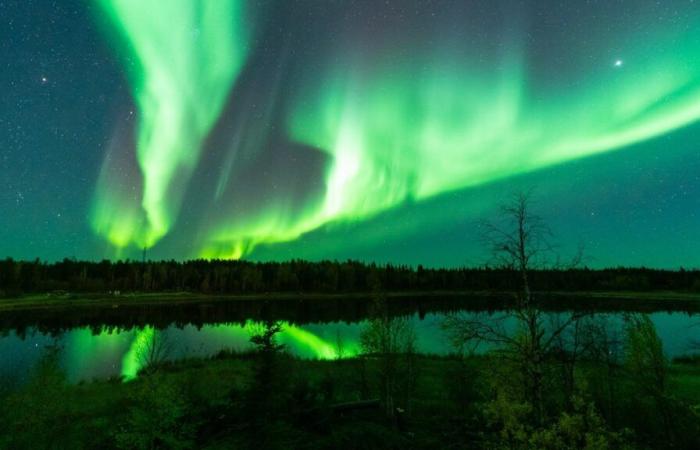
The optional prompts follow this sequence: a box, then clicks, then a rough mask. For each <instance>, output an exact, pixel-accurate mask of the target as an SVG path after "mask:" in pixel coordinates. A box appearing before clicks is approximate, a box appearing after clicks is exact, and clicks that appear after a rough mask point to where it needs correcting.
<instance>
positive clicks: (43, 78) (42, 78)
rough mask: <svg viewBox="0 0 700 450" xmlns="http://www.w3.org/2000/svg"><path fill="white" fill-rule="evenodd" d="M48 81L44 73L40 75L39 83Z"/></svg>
mask: <svg viewBox="0 0 700 450" xmlns="http://www.w3.org/2000/svg"><path fill="white" fill-rule="evenodd" d="M48 82H49V79H48V78H46V76H45V75H42V76H41V84H46V83H48Z"/></svg>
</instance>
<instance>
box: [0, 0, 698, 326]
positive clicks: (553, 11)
mask: <svg viewBox="0 0 700 450" xmlns="http://www.w3.org/2000/svg"><path fill="white" fill-rule="evenodd" d="M49 3H50V2H44V1H38V0H34V1H30V2H27V4H25V5H17V6H8V5H3V6H2V7H0V11H1V12H2V17H7V18H9V19H10V21H9V25H8V27H5V28H4V29H3V31H0V32H1V33H8V34H7V36H8V37H13V36H18V35H20V34H21V33H22V31H21V30H24V29H27V28H29V29H33V30H35V32H34V33H27V38H25V39H20V40H17V39H3V41H2V42H3V43H2V50H3V52H6V55H7V57H6V58H4V59H5V60H7V61H11V62H9V63H8V67H9V69H10V70H9V71H5V73H3V74H2V75H0V82H2V83H3V86H5V89H4V91H3V92H7V95H5V96H4V98H3V100H2V102H3V103H2V107H0V114H1V115H0V124H4V126H5V129H6V132H5V133H4V135H3V136H0V148H2V150H3V158H2V162H3V166H2V167H1V168H0V177H2V179H3V182H4V184H5V186H6V188H5V189H4V192H3V193H2V196H1V197H0V205H2V206H3V210H5V211H9V212H10V214H5V215H3V217H2V218H0V225H1V226H2V231H3V233H7V234H6V235H4V236H2V237H1V239H0V242H1V244H0V245H2V247H1V248H0V249H2V250H4V253H5V254H7V255H8V256H13V257H25V258H33V257H36V256H38V257H40V258H44V259H47V258H48V259H57V258H62V257H65V256H77V257H84V258H93V259H99V258H116V257H131V258H133V257H137V255H140V253H141V250H142V249H143V248H147V249H148V250H147V251H148V255H149V257H153V258H158V259H160V258H177V259H182V258H193V257H205V258H251V259H288V258H296V257H301V258H308V259H321V258H339V259H344V258H358V259H363V260H377V261H392V262H399V263H409V264H418V263H424V264H430V265H457V264H465V263H466V264H479V263H481V262H483V259H484V258H483V254H481V253H480V250H479V242H478V239H475V238H474V235H475V234H476V233H477V232H478V230H477V229H476V226H475V225H474V224H475V223H477V222H478V220H479V219H482V218H489V217H491V216H492V215H493V214H494V213H495V212H496V211H497V206H496V205H497V204H498V202H499V201H500V200H501V199H502V198H503V197H504V196H505V195H507V194H508V193H510V192H512V191H513V190H517V189H521V188H523V187H531V186H534V187H535V188H536V191H537V193H538V197H539V198H540V202H539V208H540V211H541V214H542V215H543V216H545V217H547V218H548V219H550V221H551V223H552V227H553V231H554V232H555V234H556V235H557V236H558V237H559V239H560V240H561V241H562V244H563V247H564V248H565V249H566V248H567V247H569V246H575V245H577V244H578V242H583V243H584V245H585V247H586V252H587V254H589V255H590V258H591V262H590V264H592V265H594V266H606V265H618V264H619V265H646V266H656V267H678V266H694V267H697V266H698V263H697V261H698V260H697V255H698V254H700V253H699V252H700V241H699V240H698V239H697V236H696V235H697V229H698V225H700V223H699V220H698V215H697V211H698V207H700V202H698V198H699V196H698V194H700V177H699V176H698V169H700V153H699V152H698V149H699V147H700V137H698V136H700V134H699V133H698V132H699V131H700V123H699V122H700V5H698V4H697V3H696V2H694V1H692V0H673V1H666V2H662V3H661V4H659V3H658V2H655V1H646V0H636V1H632V2H630V1H621V0H620V1H617V0H612V1H591V2H586V3H585V4H583V3H581V4H561V3H560V2H554V1H535V0H529V1H525V2H519V3H518V4H516V3H515V2H510V1H498V0H497V1H486V0H461V1H448V0H442V1H440V0H437V1H418V0H408V1H406V0H389V1H387V2H374V1H369V0H367V1H359V0H358V1H353V0H344V1H341V0H337V1H329V2H317V1H311V0H308V1H294V2H275V1H255V0H249V1H245V0H221V1H216V2H201V1H197V0H173V1H171V2H166V3H164V2H158V1H155V0H153V1H146V0H94V1H90V2H81V1H77V0H76V1H75V2H72V1H68V2H64V4H63V5H59V6H55V5H53V6H51V5H49ZM32 8H33V9H32ZM30 9H32V11H34V12H33V14H34V17H35V19H33V21H30V20H29V19H27V18H26V17H25V16H27V15H28V11H29V10H30ZM13 33H14V34H13ZM3 37H5V35H4V34H3ZM30 130H31V131H30ZM297 338H299V339H302V337H301V336H297Z"/></svg>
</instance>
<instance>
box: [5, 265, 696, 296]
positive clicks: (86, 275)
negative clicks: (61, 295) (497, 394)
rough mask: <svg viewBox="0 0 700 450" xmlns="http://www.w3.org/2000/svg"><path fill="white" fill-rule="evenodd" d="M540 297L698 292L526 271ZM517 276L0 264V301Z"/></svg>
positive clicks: (479, 271)
mask: <svg viewBox="0 0 700 450" xmlns="http://www.w3.org/2000/svg"><path fill="white" fill-rule="evenodd" d="M529 273H530V277H531V278H532V280H533V285H535V286H537V288H538V289H539V290H541V291H545V292H566V291H584V292H585V291H591V292H595V291H634V292H653V291H675V292H700V270H697V269H693V270H686V269H683V268H680V269H678V270H659V269H647V268H610V269H589V268H551V267H548V268H540V269H538V268H536V267H535V268H532V269H531V270H529ZM517 285H518V271H517V270H514V269H513V268H509V267H504V266H502V265H501V266H494V267H479V268H466V267H464V268H426V267H423V266H420V265H419V266H417V267H410V266H401V265H392V264H386V265H377V264H373V263H363V262H360V261H343V262H339V261H319V262H311V261H303V260H292V261H287V262H250V261H240V260H239V261H230V260H191V261H143V262H142V261H130V260H126V261H115V262H112V261H109V260H104V261H100V262H91V261H77V260H73V259H64V260H62V261H58V262H52V263H47V262H42V261H39V260H35V261H15V260H13V259H11V258H6V259H4V260H0V296H4V297H16V296H20V295H22V294H33V293H44V294H46V293H52V292H56V291H63V292H69V293H107V292H114V291H119V292H122V293H126V292H155V293H157V292H193V293H205V294H254V293H268V292H292V293H354V292H373V291H374V290H375V289H376V288H377V286H381V287H382V289H384V290H385V291H387V292H420V291H512V290H513V288H515V287H517Z"/></svg>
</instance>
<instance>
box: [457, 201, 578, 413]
mask: <svg viewBox="0 0 700 450" xmlns="http://www.w3.org/2000/svg"><path fill="white" fill-rule="evenodd" d="M530 205H531V195H530V193H518V194H516V195H514V196H513V197H512V198H511V199H510V200H509V201H508V202H506V203H505V204H504V205H503V206H502V207H501V218H500V220H499V221H497V222H485V223H483V224H482V225H481V227H482V229H483V230H484V233H483V241H484V243H485V245H486V246H487V248H488V249H489V250H490V252H491V255H492V257H493V259H494V260H495V262H496V264H497V265H498V266H499V267H500V268H502V269H505V270H506V271H508V272H510V273H512V274H513V275H514V276H515V284H514V285H515V286H517V288H516V289H515V292H514V294H515V295H514V297H515V298H514V307H513V308H512V310H510V311H507V312H504V313H499V314H495V315H493V314H489V315H484V314H476V315H475V314H462V313H460V314H456V315H451V316H449V317H448V318H447V319H446V321H445V323H444V327H445V328H446V330H447V331H448V332H449V333H450V334H451V336H452V338H453V340H454V341H455V342H456V343H458V344H460V345H464V343H468V342H476V343H477V344H480V343H486V344H487V345H488V346H489V347H491V348H494V349H495V350H496V352H497V354H498V355H499V356H500V357H501V358H503V359H505V360H506V361H508V362H509V363H510V364H509V366H510V367H514V368H515V370H516V372H517V374H518V375H519V376H520V377H522V387H523V388H524V389H523V392H522V395H523V397H524V398H525V400H526V401H527V402H528V403H529V404H530V405H531V406H532V410H533V415H534V419H535V421H536V422H537V423H541V422H542V419H543V414H544V387H545V386H544V370H545V360H546V359H547V357H548V356H552V355H553V354H554V349H555V347H556V345H557V344H561V342H562V341H561V337H562V334H563V333H564V332H565V330H567V329H568V328H569V327H570V326H571V325H572V324H574V323H575V322H576V321H577V320H578V319H579V318H580V317H581V316H582V314H579V313H571V314H569V316H568V317H566V318H565V319H562V318H560V320H558V321H557V322H556V323H554V322H552V323H549V324H548V323H547V321H546V320H545V315H544V313H543V311H542V309H541V305H540V304H539V301H538V300H539V299H538V298H537V297H536V295H535V293H534V291H533V288H532V285H531V272H532V271H533V270H535V269H546V268H557V267H561V266H562V265H561V264H560V261H559V258H556V257H555V256H556V255H554V246H553V245H552V244H551V236H552V233H551V231H550V229H549V228H548V227H547V225H546V223H545V222H544V220H543V219H542V218H541V217H539V216H537V215H535V214H533V213H532V211H531V207H530ZM579 253H580V252H579ZM579 260H580V255H577V256H576V257H575V258H574V260H573V261H572V263H571V264H572V265H573V264H576V263H577V261H579Z"/></svg>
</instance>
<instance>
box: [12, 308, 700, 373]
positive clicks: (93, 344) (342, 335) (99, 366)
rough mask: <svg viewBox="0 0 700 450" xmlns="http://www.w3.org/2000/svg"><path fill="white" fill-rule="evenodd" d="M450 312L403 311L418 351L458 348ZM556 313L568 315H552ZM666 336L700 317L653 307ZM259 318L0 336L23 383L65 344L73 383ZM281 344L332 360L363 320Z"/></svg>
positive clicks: (678, 347)
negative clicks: (149, 350) (156, 343)
mask: <svg viewBox="0 0 700 450" xmlns="http://www.w3.org/2000/svg"><path fill="white" fill-rule="evenodd" d="M446 314H450V312H445V311H434V312H422V313H418V312H415V313H412V314H409V315H406V317H407V318H408V319H409V320H410V321H411V322H412V324H413V325H414V327H415V330H416V348H417V351H418V352H420V353H427V354H437V355H445V354H449V353H453V352H454V351H455V348H454V346H453V345H452V344H451V342H450V340H449V338H448V336H447V335H446V333H445V332H444V331H443V329H442V328H441V324H442V322H443V320H444V317H445V315H446ZM460 314H480V315H481V316H482V317H483V318H485V319H486V320H489V317H494V318H495V317H498V315H499V313H498V312H497V311H492V312H474V311H470V312H466V311H465V312H461V313H460ZM548 314H550V315H551V317H556V315H560V316H561V315H562V314H566V313H562V312H552V313H548ZM624 314H625V313H622V312H605V313H597V314H594V315H593V316H592V317H595V318H597V319H599V320H603V321H605V324H606V327H607V328H609V331H610V332H611V333H612V334H618V335H619V336H622V335H623V327H624ZM649 316H650V318H651V320H652V321H653V323H654V324H655V325H656V328H657V332H658V334H659V336H660V337H661V339H662V341H663V345H664V350H665V352H666V354H667V356H668V357H675V356H680V355H684V354H688V353H692V350H693V349H692V342H693V341H694V340H696V339H698V340H700V326H698V325H700V315H698V314H691V313H688V312H653V313H649ZM255 319H256V318H255V317H252V316H251V317H250V318H249V320H239V321H236V322H227V323H216V322H215V321H213V322H210V323H205V324H202V323H199V322H197V323H196V325H195V324H191V323H190V324H188V323H183V322H182V321H179V322H178V323H177V324H175V323H173V324H170V325H163V324H162V322H161V323H159V324H158V325H156V326H153V325H150V324H143V323H141V324H140V325H137V326H133V325H129V326H119V325H114V324H110V325H106V324H96V323H92V324H91V325H89V326H87V325H78V326H74V327H68V328H66V327H62V328H61V329H60V330H49V329H45V328H42V327H39V326H31V327H28V328H22V329H11V328H5V329H4V330H3V331H2V335H0V355H1V356H2V360H1V361H0V377H4V378H10V379H14V380H16V381H17V382H21V381H22V380H24V379H26V378H27V376H28V375H29V374H30V373H31V369H32V367H33V366H34V365H35V364H36V362H37V361H38V360H39V358H40V357H41V355H42V353H43V352H44V349H45V348H46V346H48V345H56V344H57V345H59V346H60V347H61V349H62V350H61V364H62V366H63V368H64V369H65V371H66V373H67V376H68V378H69V380H70V381H71V382H79V381H86V380H92V379H106V378H109V377H113V376H120V375H121V376H123V377H124V378H125V379H131V378H133V377H134V376H135V375H136V373H137V372H138V370H139V368H140V364H141V362H142V361H143V357H140V356H139V355H142V354H143V348H144V347H147V346H148V345H149V343H151V342H153V340H154V339H160V341H161V342H165V343H167V349H168V351H167V355H168V359H172V360H177V359H182V358H190V357H209V356H213V355H216V354H217V353H219V352H221V351H245V350H248V349H250V348H251V344H250V341H249V339H250V336H251V334H252V333H254V332H255V330H256V326H258V325H256V324H257V322H256V321H255ZM283 323H284V326H283V331H282V332H281V334H280V336H279V342H280V343H282V344H284V345H285V346H286V348H287V350H288V351H289V352H290V353H292V354H294V355H296V356H299V357H301V358H316V359H335V358H338V357H349V356H353V355H356V354H357V353H358V352H359V351H360V334H361V331H362V329H363V326H364V324H365V322H364V321H362V320H356V321H323V322H320V321H319V322H308V323H292V322H289V321H284V322H283Z"/></svg>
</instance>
